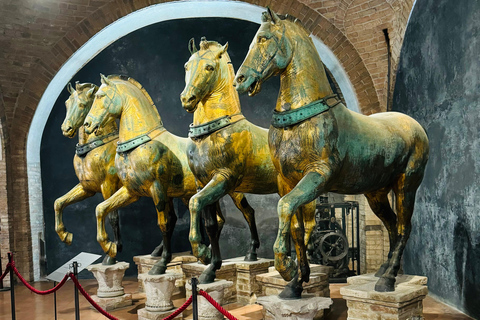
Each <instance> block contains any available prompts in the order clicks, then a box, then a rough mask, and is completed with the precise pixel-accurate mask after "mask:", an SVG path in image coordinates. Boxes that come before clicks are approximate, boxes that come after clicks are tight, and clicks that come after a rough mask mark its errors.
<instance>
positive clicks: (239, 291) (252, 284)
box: [228, 257, 273, 304]
mask: <svg viewBox="0 0 480 320" xmlns="http://www.w3.org/2000/svg"><path fill="white" fill-rule="evenodd" d="M228 261H232V262H235V268H236V270H237V282H236V284H235V287H236V295H237V302H238V303H241V304H253V303H255V302H256V301H257V297H259V296H261V295H262V286H261V285H260V284H259V283H257V279H256V276H257V275H258V274H262V273H265V272H267V271H268V268H269V267H270V266H272V265H273V260H272V259H263V258H259V259H258V260H257V261H244V257H239V258H233V259H229V260H228Z"/></svg>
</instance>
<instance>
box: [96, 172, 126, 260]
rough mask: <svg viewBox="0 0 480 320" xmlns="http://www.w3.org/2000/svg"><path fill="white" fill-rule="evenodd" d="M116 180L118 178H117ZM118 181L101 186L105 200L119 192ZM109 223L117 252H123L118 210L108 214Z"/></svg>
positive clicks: (108, 180)
mask: <svg viewBox="0 0 480 320" xmlns="http://www.w3.org/2000/svg"><path fill="white" fill-rule="evenodd" d="M115 178H117V177H116V176H115ZM115 180H117V179H107V180H105V181H104V182H103V184H102V185H101V190H102V195H103V199H105V200H106V199H108V198H110V197H111V196H112V195H113V194H114V193H115V192H116V191H117V190H118V181H115ZM108 222H109V223H110V226H111V227H112V230H113V238H114V242H115V244H116V245H117V252H122V248H123V244H122V239H121V235H120V217H119V216H118V210H113V211H111V212H109V213H108Z"/></svg>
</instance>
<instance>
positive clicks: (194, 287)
mask: <svg viewBox="0 0 480 320" xmlns="http://www.w3.org/2000/svg"><path fill="white" fill-rule="evenodd" d="M197 284H198V280H197V278H192V309H193V310H192V311H193V320H198V304H197Z"/></svg>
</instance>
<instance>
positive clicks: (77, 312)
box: [73, 261, 80, 320]
mask: <svg viewBox="0 0 480 320" xmlns="http://www.w3.org/2000/svg"><path fill="white" fill-rule="evenodd" d="M73 275H74V276H75V278H76V277H77V276H78V263H77V261H73ZM73 288H74V292H75V320H80V305H79V303H78V289H77V286H75V285H74V286H73Z"/></svg>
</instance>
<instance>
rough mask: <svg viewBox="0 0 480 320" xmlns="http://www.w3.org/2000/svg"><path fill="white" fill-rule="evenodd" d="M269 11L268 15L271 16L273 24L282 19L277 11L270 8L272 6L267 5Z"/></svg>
mask: <svg viewBox="0 0 480 320" xmlns="http://www.w3.org/2000/svg"><path fill="white" fill-rule="evenodd" d="M267 12H268V15H269V16H270V19H271V22H272V24H277V23H279V22H280V20H281V19H280V17H279V16H278V15H277V14H276V13H275V12H273V11H272V10H270V7H267Z"/></svg>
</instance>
